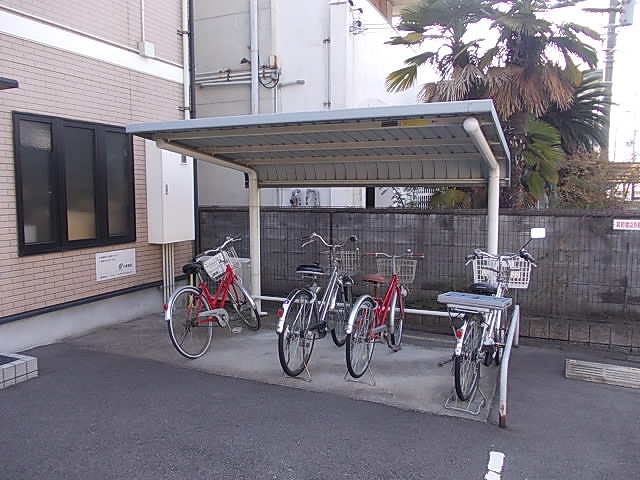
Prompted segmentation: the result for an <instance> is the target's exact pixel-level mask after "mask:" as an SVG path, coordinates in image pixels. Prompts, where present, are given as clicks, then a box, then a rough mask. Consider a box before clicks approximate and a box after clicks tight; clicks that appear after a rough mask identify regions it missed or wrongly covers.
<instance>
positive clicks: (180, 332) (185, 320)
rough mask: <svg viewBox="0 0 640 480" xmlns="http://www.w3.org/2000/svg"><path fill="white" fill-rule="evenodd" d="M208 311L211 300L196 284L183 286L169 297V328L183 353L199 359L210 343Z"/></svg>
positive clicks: (211, 324)
mask: <svg viewBox="0 0 640 480" xmlns="http://www.w3.org/2000/svg"><path fill="white" fill-rule="evenodd" d="M209 310H211V306H210V305H209V302H208V301H207V299H206V297H205V296H204V295H203V294H202V292H201V291H200V290H199V289H198V288H196V287H191V286H185V287H181V288H179V289H178V290H176V291H175V292H174V294H173V295H172V296H171V298H170V299H169V303H168V305H167V311H168V313H169V318H168V321H167V328H168V329H169V338H171V343H173V346H174V347H175V348H176V350H178V352H179V353H180V355H182V356H184V357H187V358H190V359H194V358H199V357H201V356H202V355H204V353H205V352H206V351H207V349H208V348H209V346H210V345H211V340H212V338H213V322H212V320H211V319H208V318H207V317H206V315H207V314H206V312H207V311H209Z"/></svg>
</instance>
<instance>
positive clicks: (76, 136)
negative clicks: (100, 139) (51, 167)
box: [64, 127, 96, 240]
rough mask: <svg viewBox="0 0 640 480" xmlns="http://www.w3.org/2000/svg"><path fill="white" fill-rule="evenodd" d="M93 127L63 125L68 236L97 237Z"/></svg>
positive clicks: (80, 237) (78, 237) (81, 238)
mask: <svg viewBox="0 0 640 480" xmlns="http://www.w3.org/2000/svg"><path fill="white" fill-rule="evenodd" d="M95 157H96V155H95V141H94V131H93V130H92V129H87V128H77V127H65V128H64V170H65V180H66V192H67V235H68V238H69V240H83V239H87V238H96V203H95V186H94V178H95V173H94V172H95Z"/></svg>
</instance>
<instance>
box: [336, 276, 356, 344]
mask: <svg viewBox="0 0 640 480" xmlns="http://www.w3.org/2000/svg"><path fill="white" fill-rule="evenodd" d="M352 302H353V298H352V295H351V286H348V285H344V286H343V288H338V292H337V293H336V306H335V309H334V310H333V311H331V312H330V320H331V325H332V327H331V338H332V339H333V343H335V344H336V346H338V347H342V346H343V345H344V344H345V343H346V342H347V332H346V328H347V321H348V320H349V312H350V311H351V303H352Z"/></svg>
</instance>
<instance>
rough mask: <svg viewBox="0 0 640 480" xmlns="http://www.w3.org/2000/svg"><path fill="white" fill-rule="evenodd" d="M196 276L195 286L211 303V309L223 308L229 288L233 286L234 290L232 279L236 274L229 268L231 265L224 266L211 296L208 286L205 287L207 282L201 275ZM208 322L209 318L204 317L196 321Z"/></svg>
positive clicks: (198, 322)
mask: <svg viewBox="0 0 640 480" xmlns="http://www.w3.org/2000/svg"><path fill="white" fill-rule="evenodd" d="M198 277H199V279H198V285H197V288H198V289H199V290H201V291H202V294H203V295H204V296H205V298H206V299H207V302H209V305H211V308H212V309H213V310H217V309H220V308H224V305H225V303H226V300H227V297H228V295H229V290H230V289H231V288H233V289H234V292H235V285H234V283H233V281H234V280H235V278H236V275H235V273H233V269H232V268H231V266H230V265H228V264H227V266H226V267H225V271H224V273H223V274H222V277H221V278H220V282H219V284H218V286H217V287H216V291H215V293H214V295H213V296H211V292H210V291H209V287H207V283H206V282H205V281H204V280H203V278H202V276H201V275H198ZM209 322H210V320H209V319H207V318H204V319H199V320H198V321H197V322H196V323H197V324H200V323H209Z"/></svg>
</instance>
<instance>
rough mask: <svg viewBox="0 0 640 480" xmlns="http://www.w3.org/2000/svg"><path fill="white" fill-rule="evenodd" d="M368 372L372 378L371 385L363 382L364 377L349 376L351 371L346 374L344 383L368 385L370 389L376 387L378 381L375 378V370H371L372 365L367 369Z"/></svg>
mask: <svg viewBox="0 0 640 480" xmlns="http://www.w3.org/2000/svg"><path fill="white" fill-rule="evenodd" d="M367 372H369V376H370V377H371V383H369V382H366V381H364V380H362V378H363V377H360V378H353V377H352V376H351V375H349V371H348V370H347V371H346V372H345V374H344V381H345V382H354V383H366V384H367V385H369V386H370V387H375V386H376V379H375V377H374V376H373V369H372V368H371V365H369V366H368V367H367ZM363 376H364V375H363Z"/></svg>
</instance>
